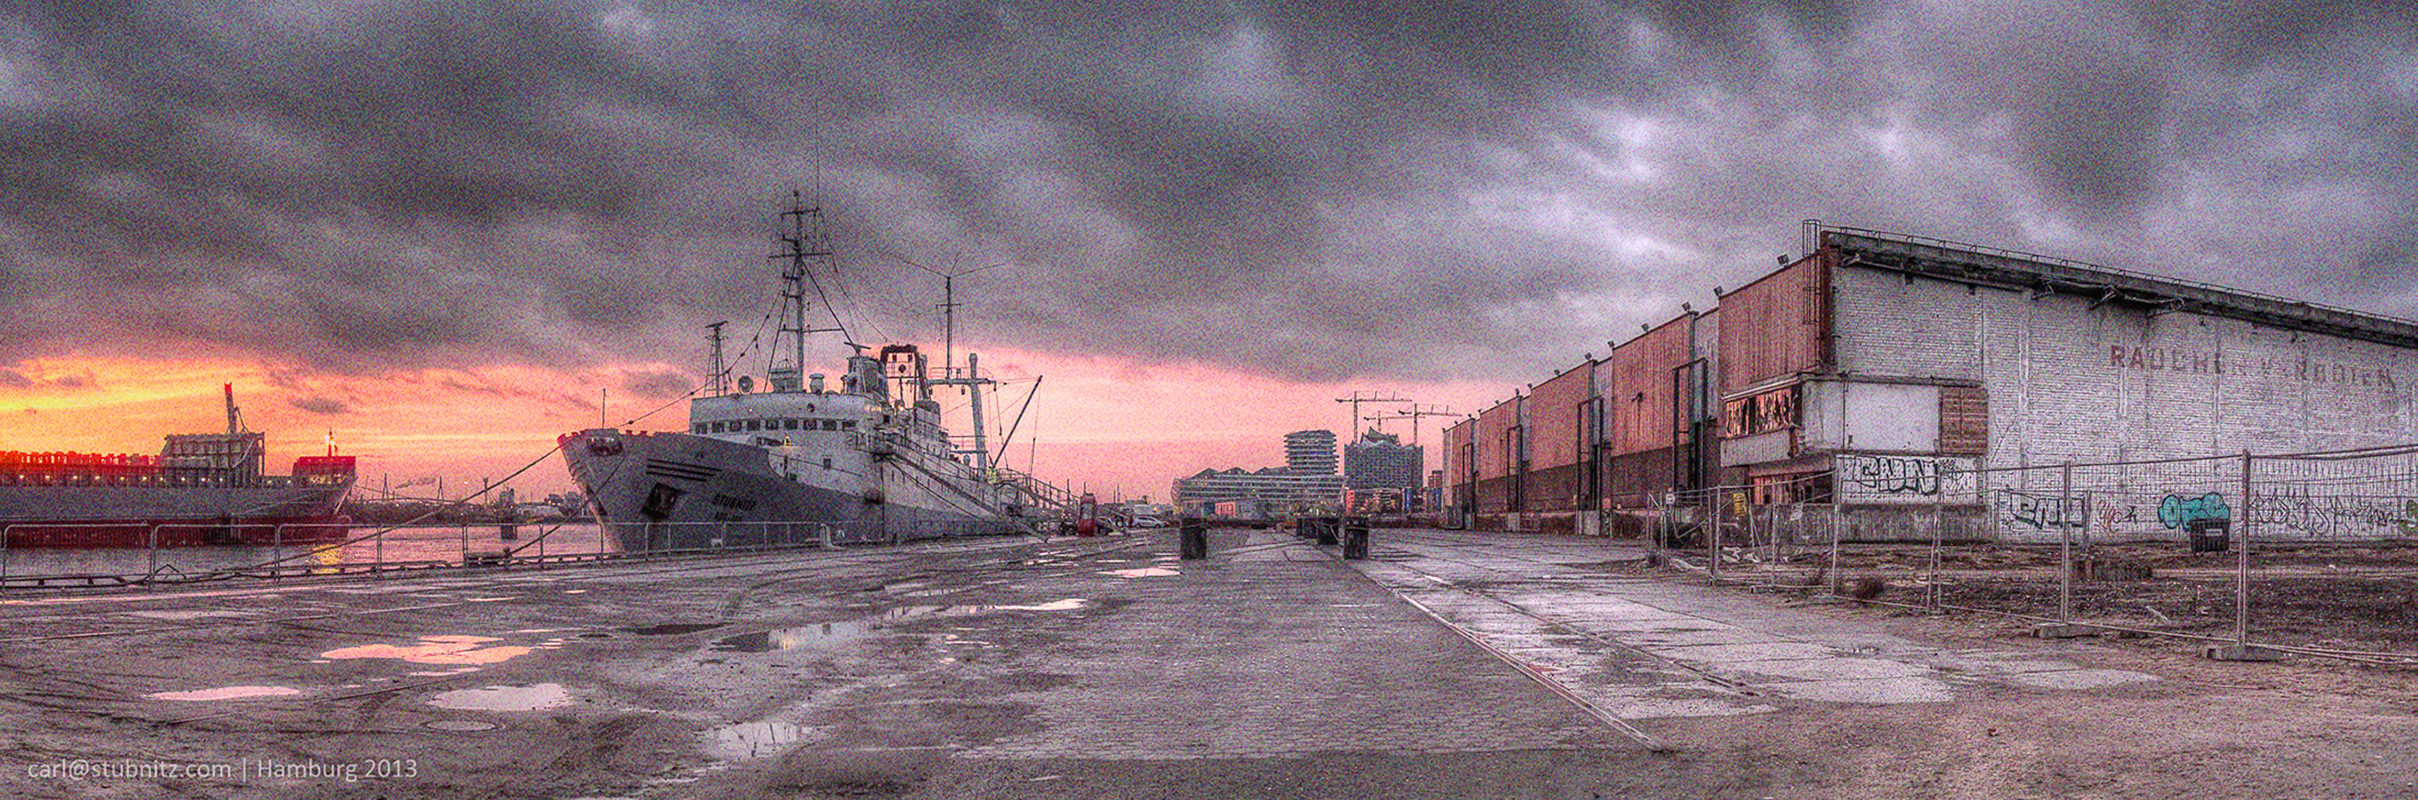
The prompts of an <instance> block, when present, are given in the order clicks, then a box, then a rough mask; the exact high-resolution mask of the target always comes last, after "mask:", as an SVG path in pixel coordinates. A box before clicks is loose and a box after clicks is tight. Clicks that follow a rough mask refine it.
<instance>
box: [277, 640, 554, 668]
mask: <svg viewBox="0 0 2418 800" xmlns="http://www.w3.org/2000/svg"><path fill="white" fill-rule="evenodd" d="M492 641H496V639H495V638H493V637H488V636H422V637H420V643H419V644H415V645H401V646H398V645H391V644H366V645H361V646H358V647H339V648H336V649H334V650H329V651H327V652H325V653H320V654H319V657H320V658H329V659H340V658H393V659H400V660H403V661H406V662H409V663H413V664H500V663H503V662H504V661H506V660H508V659H511V658H513V657H515V656H520V655H526V654H527V653H528V652H529V648H526V647H515V646H507V647H481V646H480V645H482V644H486V643H488V642H492Z"/></svg>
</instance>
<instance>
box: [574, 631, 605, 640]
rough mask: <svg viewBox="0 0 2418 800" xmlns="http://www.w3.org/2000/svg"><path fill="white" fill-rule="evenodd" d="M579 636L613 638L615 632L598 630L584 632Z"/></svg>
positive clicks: (583, 637)
mask: <svg viewBox="0 0 2418 800" xmlns="http://www.w3.org/2000/svg"><path fill="white" fill-rule="evenodd" d="M579 638H582V639H611V638H613V634H610V633H596V632H589V633H583V634H580V635H579Z"/></svg>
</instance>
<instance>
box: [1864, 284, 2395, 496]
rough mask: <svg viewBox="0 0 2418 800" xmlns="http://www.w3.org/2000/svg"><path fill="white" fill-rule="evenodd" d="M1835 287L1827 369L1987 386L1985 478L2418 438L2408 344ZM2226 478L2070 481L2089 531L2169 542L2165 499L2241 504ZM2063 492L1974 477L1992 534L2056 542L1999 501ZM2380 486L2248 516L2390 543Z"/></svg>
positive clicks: (2174, 474) (1908, 289)
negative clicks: (1831, 364)
mask: <svg viewBox="0 0 2418 800" xmlns="http://www.w3.org/2000/svg"><path fill="white" fill-rule="evenodd" d="M1834 282H1835V285H1836V287H1837V293H1836V298H1835V299H1836V303H1837V305H1836V312H1837V316H1836V317H1835V320H1836V336H1837V340H1836V345H1835V346H1836V351H1835V354H1836V357H1837V360H1838V366H1839V369H1840V370H1841V371H1843V372H1847V373H1851V374H1860V375H1867V376H1877V377H1912V378H1960V379H1968V380H1979V381H1981V383H1982V385H1983V387H1984V388H1985V389H1986V390H1987V391H1988V393H1989V403H1990V437H1989V454H1988V456H1987V457H1986V458H1985V459H1984V460H1985V464H1986V468H2009V467H2019V466H2034V467H2041V466H2048V465H2055V464H2060V463H2063V462H2067V461H2077V462H2098V461H2134V460H2148V459H2164V458H2187V457H2194V456H2207V455H2214V454H2228V453H2240V452H2241V451H2242V450H2244V449H2248V450H2251V451H2253V452H2257V453H2278V452H2292V451H2307V450H2331V449H2339V448H2346V447H2362V446H2370V445H2384V444H2399V443H2410V442H2418V409H2413V400H2414V399H2418V396H2414V395H2413V390H2418V369H2414V367H2418V354H2414V353H2413V352H2412V351H2410V350H2406V349H2403V348H2397V347H2392V346H2389V345H2383V344H2376V343H2372V342H2364V341H2356V340H2349V339H2342V338H2338V337H2333V336H2325V335H2320V334H2313V333H2302V332H2295V331H2289V330H2281V329H2276V328H2270V327H2264V326H2259V325H2253V324H2251V323H2247V322H2242V321H2237V320H2230V319H2224V318H2217V317H2207V316H2201V315H2195V314H2187V313H2172V314H2166V315H2162V316H2157V317H2152V316H2150V315H2149V314H2147V313H2146V312H2144V311H2142V310H2139V309H2136V308H2127V307H2120V306H2102V307H2099V308H2095V309H2094V308H2092V307H2091V302H2090V300H2089V299H2087V298H2081V297H2073V296H2066V295H2048V296H2043V297H2038V298H2035V297H2034V296H2033V295H2032V293H2030V292H2022V291H2007V290H2002V289H1990V288H1978V287H1968V286H1964V285H1961V284H1954V283H1948V282H1943V281H1936V280H1929V279H1924V278H1916V279H1914V280H1913V281H1911V282H1909V281H1907V280H1906V279H1905V278H1904V277H1903V276H1901V275H1899V274H1896V273H1890V272H1884V271H1879V270H1869V269H1857V268H1848V269H1841V270H1839V271H1838V274H1837V275H1836V276H1835V277H1834ZM2136 356H2138V361H2137V362H2136V360H2135V359H2136ZM2220 361H2221V366H2220ZM2220 369H2221V372H2220ZM2380 468H2381V467H2380ZM2238 469H2239V466H2238V462H2217V463H2196V464H2175V465H2164V466H2141V467H2126V468H2102V469H2090V470H2082V471H2079V472H2078V474H2077V476H2076V479H2075V484H2076V489H2077V492H2078V493H2079V492H2081V491H2082V490H2085V489H2087V490H2090V491H2091V492H2092V494H2093V501H2092V503H2093V509H2092V512H2091V517H2092V524H2091V529H2090V532H2091V533H2092V534H2093V535H2101V536H2113V537H2116V538H2143V537H2153V538H2179V537H2180V536H2181V535H2182V532H2181V531H2180V530H2179V529H2178V528H2175V527H2169V526H2168V525H2167V524H2166V523H2165V522H2162V521H2161V520H2160V519H2159V517H2158V514H2157V508H2158V506H2159V505H2160V504H2161V503H2162V502H2164V498H2165V497H2167V496H2168V495H2173V496H2175V497H2178V498H2183V499H2194V498H2199V497H2202V496H2204V495H2205V494H2206V493H2208V492H2216V493H2219V494H2220V495H2222V496H2223V498H2224V499H2225V502H2226V503H2228V504H2231V505H2235V506H2238V505H2239V501H2238V497H2237V496H2238V494H2239V492H2240V484H2239V480H2240V478H2239V472H2238ZM2260 469H2261V472H2260V473H2259V474H2260V475H2262V476H2267V475H2270V474H2271V473H2270V472H2268V471H2267V468H2266V467H2264V466H2262V467H2261V468H2260ZM2288 469H2289V467H2286V466H2279V467H2278V469H2277V472H2276V473H2272V474H2280V473H2281V472H2283V471H2288ZM2350 469H2356V466H2354V467H2350ZM2059 482H2060V476H2059V474H2058V473H2057V471H2056V470H2053V469H2040V470H2031V471H2028V472H2019V473H1998V474H1993V475H1991V476H1989V478H1988V479H1986V480H1985V481H1983V483H1985V484H1987V485H1989V486H1990V487H1991V489H1990V490H1989V491H1990V492H1991V493H1992V494H1991V498H1990V502H1991V504H1992V505H1993V507H1994V508H1996V509H1997V510H1998V511H2000V512H2001V516H2002V524H2001V532H2002V535H2003V536H2006V537H2009V538H2015V539H2026V538H2035V537H2038V538H2051V539H2053V538H2055V537H2056V535H2057V534H2056V532H2055V531H2054V530H2042V529H2041V528H2040V527H2038V526H2037V525H2027V524H2024V523H2022V522H2020V521H2017V520H2012V519H2008V518H2006V513H2005V512H2006V511H2007V507H2008V506H2011V505H2012V504H2013V503H2012V499H2013V498H2014V497H2015V496H2014V495H2011V494H2006V493H2008V492H2013V493H2018V494H2021V493H2029V494H2035V495H2037V494H2039V493H2042V492H2046V493H2050V494H2054V493H2056V492H2057V491H2059V488H2058V487H2059ZM2260 486H2261V487H2262V488H2260V489H2259V493H2260V494H2266V493H2267V492H2268V490H2267V489H2265V488H2263V487H2265V484H2264V483H2262V484H2260ZM2280 491H2281V490H2280V489H2279V490H2278V492H2280ZM2316 491H2317V492H2318V493H2320V494H2323V493H2325V492H2326V491H2327V490H2326V489H2323V488H2320V489H2318V490H2316ZM2376 491H2378V490H2374V489H2360V490H2356V491H2348V490H2346V491H2340V492H2339V493H2340V494H2342V495H2343V496H2341V497H2335V498H2331V499H2327V498H2319V499H2320V500H2321V501H2322V502H2321V503H2320V504H2321V505H2325V504H2331V505H2332V506H2334V507H2335V511H2336V512H2337V513H2333V514H2332V515H2331V517H2330V518H2331V519H2333V521H2332V522H2316V523H2313V522H2309V521H2308V519H2309V518H2310V517H2309V516H2308V515H2306V514H2301V515H2293V514H2286V513H2283V512H2282V511H2280V510H2279V511H2276V512H2275V513H2273V514H2264V513H2263V512H2262V509H2264V508H2265V506H2259V507H2258V508H2254V509H2252V513H2251V521H2252V523H2253V524H2254V525H2260V526H2267V527H2266V528H2263V529H2261V530H2259V532H2258V534H2257V535H2259V536H2260V537H2261V538H2269V537H2271V536H2272V537H2276V538H2316V539H2325V538H2373V537H2376V536H2387V535H2392V536H2399V535H2401V534H2400V529H2401V528H2403V527H2407V526H2410V525H2411V524H2413V520H2410V519H2405V518H2404V517H2405V516H2412V515H2413V514H2410V513H2405V511H2404V510H2403V501H2402V500H2401V499H2398V498H2381V497H2358V496H2352V495H2373V494H2375V493H2376ZM2369 505H2373V506H2376V508H2373V509H2371V508H2366V506H2369ZM2169 511H2170V514H2169V519H2172V518H2173V516H2174V515H2173V514H2172V513H2171V512H2172V508H2171V507H2170V508H2169ZM2234 513H2235V515H2236V516H2237V517H2238V515H2239V513H2240V511H2239V510H2236V511H2235V512H2234ZM2318 516H2319V517H2327V515H2325V514H2320V515H2318ZM2355 523H2356V524H2355Z"/></svg>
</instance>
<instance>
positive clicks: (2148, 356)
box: [2107, 344, 2225, 375]
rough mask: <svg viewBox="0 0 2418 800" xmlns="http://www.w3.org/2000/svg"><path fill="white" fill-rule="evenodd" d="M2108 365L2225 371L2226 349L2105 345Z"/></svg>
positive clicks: (2222, 372)
mask: <svg viewBox="0 0 2418 800" xmlns="http://www.w3.org/2000/svg"><path fill="white" fill-rule="evenodd" d="M2107 365H2108V366H2111V367H2116V368H2118V369H2137V370H2171V371H2174V372H2197V373H2202V374H2211V375H2223V374H2225V351H2224V350H2222V349H2215V350H2176V349H2174V348H2169V347H2127V346H2125V345H2120V344H2111V345H2108V346H2107Z"/></svg>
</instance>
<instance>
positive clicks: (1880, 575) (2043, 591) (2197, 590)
mask: <svg viewBox="0 0 2418 800" xmlns="http://www.w3.org/2000/svg"><path fill="white" fill-rule="evenodd" d="M1725 554H1726V556H1727V557H1726V558H1725V559H1724V564H1723V567H1722V568H1723V570H1724V575H1723V577H1724V578H1725V579H1736V580H1740V581H1744V582H1748V583H1759V584H1767V585H1770V586H1773V587H1775V588H1782V589H1788V590H1792V591H1796V592H1800V593H1804V594H1809V595H1812V594H1824V593H1829V592H1832V591H1835V592H1836V593H1838V594H1841V595H1851V596H1855V597H1859V598H1862V599H1869V600H1878V601H1883V602H1885V603H1902V604H1912V605H1922V604H1925V603H1926V602H1927V601H1928V599H1929V596H1930V593H1931V591H1932V589H1933V586H1934V585H1936V587H1937V591H1938V602H1939V603H1941V604H1944V605H1947V606H1958V607H1963V608H1965V609H1981V610H1986V611H1997V612H2007V613H2013V614H2024V615H2030V616H2040V617H2056V616H2058V614H2059V609H2060V606H2061V605H2062V604H2063V603H2064V602H2065V601H2064V600H2063V598H2062V592H2063V589H2064V587H2063V585H2062V582H2061V581H2060V579H2059V577H2060V576H2059V569H2058V564H2059V561H2060V558H2061V553H2060V551H2059V548H2057V547H2055V546H2004V545H2000V546H1977V545H1949V546H1945V547H1942V548H1941V549H1940V552H1939V563H1938V570H1939V572H1938V573H1937V576H1936V578H1934V577H1933V575H1932V572H1931V570H1932V564H1931V558H1932V555H1931V548H1930V547H1929V546H1926V545H1849V546H1846V547H1844V548H1842V549H1841V551H1840V553H1839V558H1838V563H1837V565H1836V568H1835V572H1834V571H1833V567H1832V565H1831V563H1830V553H1829V551H1827V550H1823V549H1818V548H1803V549H1798V550H1796V551H1794V552H1790V551H1787V550H1782V551H1780V552H1778V553H1777V554H1776V556H1777V557H1776V558H1775V553H1774V552H1773V551H1772V549H1771V548H1768V547H1767V548H1755V549H1751V550H1750V549H1725ZM1680 556H1681V557H1682V558H1683V559H1685V558H1689V557H1690V556H1693V557H1694V558H1693V563H1697V564H1701V563H1702V560H1703V559H1702V553H1701V551H1699V552H1697V553H1693V554H1690V553H1685V552H1682V553H1680ZM2073 558H2074V560H2075V561H2076V562H2077V564H2078V565H2081V566H2078V568H2077V570H2076V573H2077V574H2076V576H2075V579H2074V580H2073V581H2072V582H2071V601H2070V602H2071V609H2072V618H2073V619H2074V620H2076V621H2080V622H2101V623H2107V624H2110V625H2117V626H2122V627H2126V628H2137V629H2142V630H2149V631H2159V632H2164V633H2174V634H2183V635H2197V636H2216V637H2226V638H2230V637H2232V636H2233V635H2234V617H2235V609H2236V602H2235V580H2236V573H2237V568H2236V564H2237V554H2235V553H2232V552H2213V553H2192V552H2189V551H2188V550H2187V549H2186V548H2184V547H2182V546H2180V545H2175V544H2114V545H2099V546H2097V547H2094V548H2079V549H2077V550H2076V551H2075V552H2074V555H2073ZM2249 597H2250V625H2249V632H2250V639H2251V640H2252V641H2254V642H2263V643H2267V644H2274V645H2286V646H2292V647H2308V648H2321V649H2327V650H2339V651H2343V652H2345V653H2347V654H2349V653H2356V654H2364V655H2367V656H2370V657H2373V658H2379V659H2382V660H2387V661H2406V662H2409V663H2411V664H2412V665H2418V546H2356V547H2350V546H2314V545H2287V546H2268V547H2261V548H2260V549H2259V550H2257V551H2255V552H2254V553H2253V554H2252V557H2251V570H2250V580H2249ZM2020 624H2022V625H2026V626H2028V625H2030V624H2031V623H2029V622H2021V623H2020Z"/></svg>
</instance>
